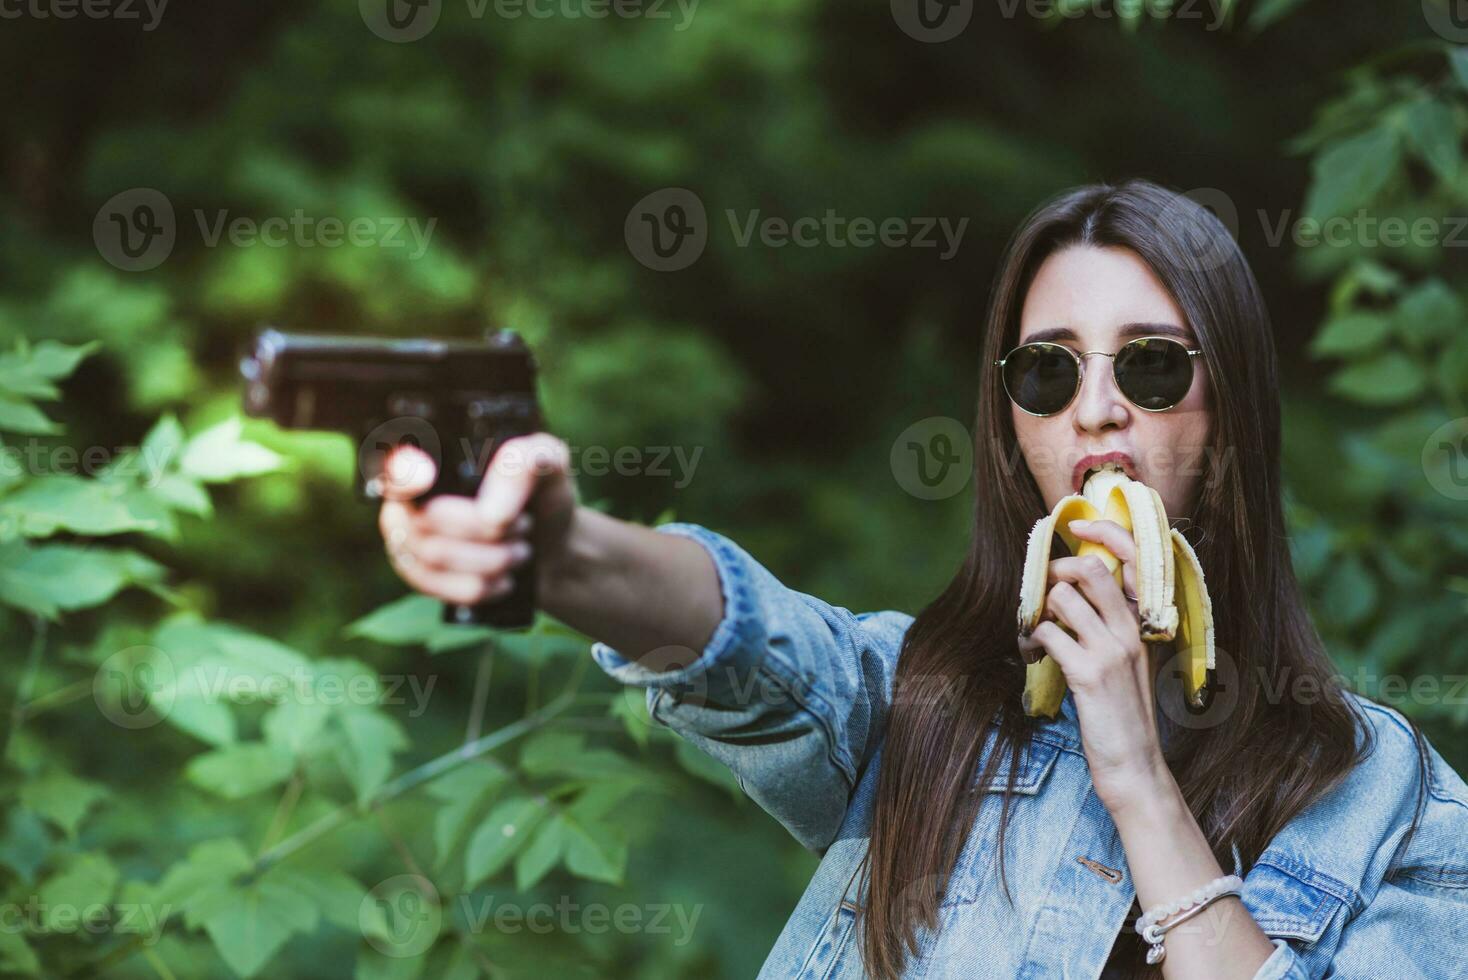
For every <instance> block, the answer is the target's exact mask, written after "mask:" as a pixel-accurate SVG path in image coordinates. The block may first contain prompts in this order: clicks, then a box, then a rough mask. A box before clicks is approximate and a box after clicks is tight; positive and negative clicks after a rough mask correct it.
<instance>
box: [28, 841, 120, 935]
mask: <svg viewBox="0 0 1468 980" xmlns="http://www.w3.org/2000/svg"><path fill="white" fill-rule="evenodd" d="M117 879H118V872H117V868H115V867H113V865H112V862H111V861H110V860H108V859H107V856H106V855H105V854H100V853H85V854H75V855H73V856H72V857H70V858H69V859H68V860H67V862H66V864H65V866H64V867H63V868H62V870H61V871H58V872H57V873H56V874H54V875H52V876H51V877H50V878H47V879H46V880H45V881H44V882H42V884H41V887H40V889H39V890H38V891H37V897H38V898H39V900H40V904H41V905H42V906H43V909H42V912H41V921H42V923H43V924H44V925H45V926H46V928H48V929H52V928H57V927H58V926H59V927H60V928H61V929H63V930H70V929H74V928H75V927H76V923H77V917H78V916H79V915H80V913H81V911H82V910H83V909H85V908H87V907H88V906H90V905H98V904H102V905H105V904H107V903H108V902H110V901H111V900H112V893H113V891H115V890H116V888H117ZM68 920H69V923H68Z"/></svg>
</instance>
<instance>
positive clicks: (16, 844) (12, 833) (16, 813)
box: [0, 806, 51, 932]
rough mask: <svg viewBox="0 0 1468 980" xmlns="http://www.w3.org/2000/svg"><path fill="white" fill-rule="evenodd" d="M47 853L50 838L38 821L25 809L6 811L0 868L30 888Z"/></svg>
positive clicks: (37, 818)
mask: <svg viewBox="0 0 1468 980" xmlns="http://www.w3.org/2000/svg"><path fill="white" fill-rule="evenodd" d="M50 852H51V836H50V835H49V834H47V833H46V825H45V824H44V823H42V822H41V818H40V817H39V816H37V815H36V814H35V813H32V812H31V811H30V810H27V809H26V808H25V807H22V806H12V807H10V812H9V814H7V816H6V818H5V835H4V836H3V837H0V864H4V865H5V866H6V867H8V868H10V869H11V870H12V871H14V872H15V873H16V874H17V875H18V876H19V877H20V879H21V880H22V881H24V882H25V883H26V884H30V883H31V882H32V881H33V880H35V877H36V869H37V868H39V867H40V866H41V865H43V864H45V863H46V856H47V855H48V854H49V853H50ZM3 931H4V930H0V932H3Z"/></svg>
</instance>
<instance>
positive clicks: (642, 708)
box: [607, 687, 652, 749]
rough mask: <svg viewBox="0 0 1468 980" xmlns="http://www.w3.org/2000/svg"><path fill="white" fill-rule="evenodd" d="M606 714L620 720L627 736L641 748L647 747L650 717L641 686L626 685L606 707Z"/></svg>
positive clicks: (650, 723) (649, 735) (650, 730)
mask: <svg viewBox="0 0 1468 980" xmlns="http://www.w3.org/2000/svg"><path fill="white" fill-rule="evenodd" d="M607 714H609V715H611V716H612V717H613V718H617V719H619V720H620V721H621V722H622V729H623V730H624V731H625V732H626V733H627V737H628V738H630V739H632V741H634V742H636V743H637V744H638V746H640V747H641V748H644V749H645V748H647V742H648V739H649V738H650V737H651V735H652V717H651V716H650V715H648V713H647V700H646V697H645V695H644V694H643V692H642V689H641V688H635V687H628V688H626V689H625V690H624V691H621V692H618V694H617V696H616V697H614V698H612V703H611V704H610V705H609V706H608V707H607Z"/></svg>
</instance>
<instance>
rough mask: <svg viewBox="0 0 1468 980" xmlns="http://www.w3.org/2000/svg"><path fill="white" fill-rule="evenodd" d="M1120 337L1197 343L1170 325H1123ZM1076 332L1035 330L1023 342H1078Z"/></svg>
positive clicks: (1182, 330)
mask: <svg viewBox="0 0 1468 980" xmlns="http://www.w3.org/2000/svg"><path fill="white" fill-rule="evenodd" d="M1117 333H1118V334H1120V335H1121V336H1122V337H1125V338H1131V337H1155V336H1157V335H1159V334H1161V335H1165V336H1168V337H1176V338H1177V339H1179V340H1181V341H1184V342H1186V343H1187V344H1188V345H1189V346H1192V345H1194V344H1196V343H1197V341H1196V340H1195V339H1194V338H1193V335H1192V333H1191V332H1190V331H1187V330H1184V329H1183V328H1182V327H1179V326H1176V325H1174V324H1171V323H1124V324H1122V325H1121V329H1119V330H1118V331H1117ZM1079 339H1080V338H1078V337H1077V336H1076V332H1075V331H1074V330H1072V329H1071V328H1070V327H1047V328H1046V329H1044V330H1036V331H1035V332H1034V333H1032V334H1030V335H1029V337H1027V338H1026V339H1025V340H1024V343H1026V344H1036V343H1040V342H1041V341H1048V342H1050V343H1054V342H1055V341H1058V340H1079Z"/></svg>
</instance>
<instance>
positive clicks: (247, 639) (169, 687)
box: [152, 613, 314, 745]
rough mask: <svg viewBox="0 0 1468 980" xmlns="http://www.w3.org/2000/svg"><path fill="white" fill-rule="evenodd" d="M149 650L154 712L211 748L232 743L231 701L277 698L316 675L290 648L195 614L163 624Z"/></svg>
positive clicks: (233, 722) (304, 683)
mask: <svg viewBox="0 0 1468 980" xmlns="http://www.w3.org/2000/svg"><path fill="white" fill-rule="evenodd" d="M152 646H154V647H156V648H157V651H158V653H157V655H156V657H155V660H156V663H155V665H154V674H155V676H156V677H157V678H158V683H157V685H156V686H155V687H154V688H153V689H152V701H153V706H154V709H155V710H157V711H158V712H159V713H160V714H162V715H163V716H164V717H165V718H166V719H167V720H168V722H169V724H171V725H174V726H175V727H178V728H180V729H182V730H183V731H186V732H188V733H189V734H191V735H194V736H196V737H198V738H201V739H203V740H204V741H206V742H209V743H210V744H213V745H228V744H230V743H232V742H233V741H234V739H235V721H234V716H233V714H232V713H231V711H230V704H231V702H232V700H252V701H253V700H265V699H269V698H272V697H279V696H280V695H281V694H282V693H286V694H288V693H289V692H290V691H293V690H297V689H298V688H300V687H301V686H303V685H308V684H310V683H311V681H312V678H313V676H314V672H313V670H312V668H311V664H310V662H309V661H307V660H306V659H305V658H304V657H302V656H301V655H300V654H299V653H297V652H296V651H294V650H292V649H291V648H290V647H287V646H285V645H283V644H281V643H277V642H275V641H274V640H271V639H269V638H267V637H263V636H258V635H256V634H253V633H250V632H248V631H246V630H243V629H240V628H239V627H236V626H232V625H230V624H227V623H205V622H203V621H202V620H200V619H199V617H198V616H197V615H196V614H194V613H179V614H177V615H174V616H171V617H169V618H168V619H167V620H165V621H164V622H163V623H162V624H161V625H160V626H159V627H158V629H157V630H156V631H155V632H154V633H153V639H152ZM275 744H277V745H279V744H280V743H279V741H278V740H277V741H276V742H275Z"/></svg>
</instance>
